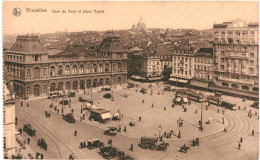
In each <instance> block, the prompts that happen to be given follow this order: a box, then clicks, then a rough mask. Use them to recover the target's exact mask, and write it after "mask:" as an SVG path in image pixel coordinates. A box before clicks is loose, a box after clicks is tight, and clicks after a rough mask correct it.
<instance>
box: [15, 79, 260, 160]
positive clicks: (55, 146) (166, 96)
mask: <svg viewBox="0 0 260 160" xmlns="http://www.w3.org/2000/svg"><path fill="white" fill-rule="evenodd" d="M134 83H135V84H138V87H134V88H131V89H124V88H123V86H117V87H116V88H115V89H114V101H111V100H110V99H106V98H103V95H104V94H105V93H111V92H110V91H106V92H100V88H98V89H93V92H92V99H93V102H94V105H95V106H97V107H100V108H107V109H109V110H110V112H111V113H112V114H114V113H117V112H120V113H121V114H123V118H122V119H121V121H120V122H119V121H118V120H117V121H114V120H112V121H110V122H108V123H106V124H103V123H98V122H94V121H90V120H89V119H88V116H89V111H87V110H83V112H82V113H81V106H84V104H83V103H82V102H79V100H78V99H79V97H83V98H85V99H90V98H91V95H90V93H85V94H84V93H78V94H76V97H73V98H65V99H67V100H71V104H70V107H69V105H66V106H65V107H64V114H66V113H71V112H72V111H71V110H72V109H73V113H74V116H75V118H76V120H77V122H76V123H75V124H69V123H67V122H65V121H64V120H63V119H62V116H61V114H62V113H61V108H62V105H61V104H59V102H60V101H61V100H63V99H62V98H59V99H57V109H59V113H57V111H55V110H54V108H50V107H49V106H50V104H55V102H53V101H52V100H50V99H47V98H42V99H31V100H28V101H25V102H24V104H26V103H29V107H26V105H23V107H21V106H20V101H17V102H18V103H16V108H17V109H16V111H17V117H18V125H17V129H19V128H22V127H23V124H26V123H30V124H31V125H32V126H33V127H34V128H35V129H36V131H37V133H36V136H35V137H34V138H32V142H31V143H30V147H31V148H32V150H33V152H34V153H36V152H40V153H44V155H45V157H44V158H57V159H59V158H66V159H67V158H68V157H69V154H73V155H75V157H76V158H77V159H82V158H85V159H86V158H88V159H100V158H102V157H101V156H100V155H99V154H98V151H99V150H98V149H95V150H88V149H79V144H80V142H82V141H87V140H88V139H91V138H99V139H101V140H102V141H103V142H105V143H107V140H108V139H110V138H111V139H112V140H113V145H114V146H115V147H117V148H119V149H120V150H122V151H125V152H126V153H128V154H130V155H131V156H133V157H134V158H135V159H201V158H203V159H205V158H207V159H237V158H238V157H247V158H250V159H257V157H258V149H259V148H258V141H259V138H258V136H259V132H258V130H259V127H258V124H259V123H258V116H255V115H254V114H255V112H257V115H258V110H256V109H254V108H251V107H250V104H252V103H253V101H249V100H246V101H245V102H242V99H241V98H236V97H229V96H223V98H228V99H229V101H234V103H236V104H237V105H239V106H241V110H236V111H231V110H223V108H222V107H217V106H215V105H210V106H209V107H208V109H206V105H207V104H206V103H205V102H204V103H198V102H193V101H192V103H191V104H190V105H188V104H186V105H184V107H185V108H187V112H184V110H183V106H181V105H175V106H174V107H172V103H173V98H174V96H175V92H172V91H163V88H164V86H163V84H162V83H159V84H157V83H152V87H148V86H149V85H150V84H149V83H139V82H134ZM141 88H147V89H148V92H147V94H142V93H141V92H140V89H141ZM151 92H152V94H151ZM197 92H202V91H197ZM202 93H204V94H205V95H208V94H212V93H208V92H202ZM124 95H127V98H126V97H125V96H124ZM201 107H202V118H203V131H200V130H199V124H198V122H199V120H200V119H201ZM244 107H246V110H244ZM196 110H197V113H196ZM249 110H251V112H252V113H253V116H252V118H249V117H248V116H247V114H248V111H249ZM45 111H47V112H50V113H51V117H50V118H46V117H45ZM218 111H219V112H218ZM222 111H224V113H223V112H222ZM83 114H85V117H86V118H85V120H82V121H80V119H81V118H80V117H82V116H83ZM139 117H141V121H139ZM179 118H181V119H183V126H182V127H178V124H177V120H179ZM223 119H224V123H223ZM131 121H135V124H136V125H135V126H133V127H131V126H129V123H130V122H131ZM208 121H209V122H210V123H209V124H207V123H206V122H208ZM112 126H114V127H119V126H121V129H122V130H121V132H119V133H118V135H116V136H114V137H110V136H106V135H104V134H103V132H104V130H105V129H107V128H108V127H112ZM159 126H161V131H159ZM125 127H126V132H124V131H123V129H124V128H125ZM224 128H226V130H227V132H224V131H223V130H224ZM253 129H254V131H255V135H254V136H252V135H251V132H252V130H253ZM75 130H77V133H78V134H77V136H74V131H75ZM171 130H173V133H174V134H173V136H172V137H171V138H168V139H166V138H165V139H164V141H165V142H167V143H169V147H168V149H167V150H166V152H162V151H161V152H160V151H150V150H143V149H141V148H140V147H138V143H139V141H140V137H142V136H157V137H158V136H159V134H160V135H163V134H164V132H167V133H168V132H170V131H171ZM179 132H180V133H181V137H180V138H178V137H177V135H178V133H179ZM21 136H22V137H23V138H26V137H27V136H28V135H27V134H26V133H22V135H21ZM39 137H43V138H45V139H46V142H47V144H48V147H49V148H48V150H47V151H44V150H42V149H40V148H39V146H37V139H38V138H39ZM198 137H199V138H200V146H197V147H192V146H191V145H190V144H191V140H192V139H194V138H198ZM241 137H243V139H244V142H243V143H242V144H241V145H242V146H241V150H239V149H238V148H237V145H238V143H239V139H240V138H241ZM131 144H133V146H134V151H133V152H132V151H130V150H129V148H130V145H131ZM183 144H186V145H187V146H190V147H191V148H190V150H189V151H188V153H187V154H185V153H181V152H179V151H178V150H179V148H180V146H182V145H183ZM245 146H246V147H245ZM219 153H221V154H219Z"/></svg>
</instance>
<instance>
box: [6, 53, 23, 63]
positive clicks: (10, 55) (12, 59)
mask: <svg viewBox="0 0 260 160" xmlns="http://www.w3.org/2000/svg"><path fill="white" fill-rule="evenodd" d="M7 59H8V60H11V61H17V62H22V56H17V55H12V54H8V55H7Z"/></svg>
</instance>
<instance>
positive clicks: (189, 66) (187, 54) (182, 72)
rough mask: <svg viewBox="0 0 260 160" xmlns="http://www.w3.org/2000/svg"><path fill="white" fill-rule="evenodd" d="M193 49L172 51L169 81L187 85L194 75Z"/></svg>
mask: <svg viewBox="0 0 260 160" xmlns="http://www.w3.org/2000/svg"><path fill="white" fill-rule="evenodd" d="M193 54H194V50H174V51H173V53H172V74H171V78H170V79H169V81H170V82H171V83H173V84H175V85H180V86H188V84H189V83H190V80H191V79H192V78H193V77H194V72H193V71H194V68H193V67H194V62H193Z"/></svg>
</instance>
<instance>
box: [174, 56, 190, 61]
mask: <svg viewBox="0 0 260 160" xmlns="http://www.w3.org/2000/svg"><path fill="white" fill-rule="evenodd" d="M177 59H178V61H179V60H181V61H183V60H185V62H187V61H188V60H189V61H191V58H187V57H185V58H184V57H173V61H174V62H176V60H177Z"/></svg>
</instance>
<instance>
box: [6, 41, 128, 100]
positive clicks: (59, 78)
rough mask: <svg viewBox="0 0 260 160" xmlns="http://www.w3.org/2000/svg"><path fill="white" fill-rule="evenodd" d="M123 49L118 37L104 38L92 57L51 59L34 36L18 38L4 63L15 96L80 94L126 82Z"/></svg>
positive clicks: (125, 61)
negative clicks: (51, 92)
mask: <svg viewBox="0 0 260 160" xmlns="http://www.w3.org/2000/svg"><path fill="white" fill-rule="evenodd" d="M127 52H128V51H127V50H126V49H124V47H123V45H122V43H121V41H120V39H119V38H118V37H107V38H105V39H104V40H103V41H102V43H101V44H100V46H99V47H98V48H97V50H96V51H95V52H94V54H88V55H86V56H84V57H70V58H68V57H65V56H62V55H60V56H55V58H51V56H48V52H47V51H46V50H45V49H44V47H43V45H42V44H41V42H40V40H39V37H38V36H18V37H17V39H16V42H15V43H14V45H13V46H12V47H11V48H10V49H9V50H7V51H6V52H5V54H4V63H5V66H6V67H7V71H8V74H9V76H10V77H11V79H12V82H13V87H14V90H15V92H16V94H17V95H20V96H23V95H27V96H28V97H36V96H46V95H48V93H49V92H50V91H57V90H60V91H61V90H77V91H82V90H83V91H84V90H85V89H88V88H91V87H93V88H96V87H101V86H105V85H111V82H113V86H116V85H123V84H124V83H127Z"/></svg>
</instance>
